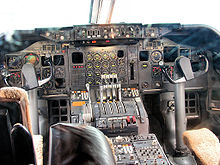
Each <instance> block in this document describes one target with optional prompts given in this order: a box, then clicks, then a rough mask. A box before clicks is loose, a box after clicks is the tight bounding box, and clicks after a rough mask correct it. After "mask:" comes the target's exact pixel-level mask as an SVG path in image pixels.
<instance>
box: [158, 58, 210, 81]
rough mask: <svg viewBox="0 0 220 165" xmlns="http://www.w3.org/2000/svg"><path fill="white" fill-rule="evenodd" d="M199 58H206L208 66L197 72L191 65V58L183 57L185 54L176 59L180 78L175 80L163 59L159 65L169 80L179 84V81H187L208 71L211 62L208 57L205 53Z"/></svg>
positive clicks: (177, 72)
mask: <svg viewBox="0 0 220 165" xmlns="http://www.w3.org/2000/svg"><path fill="white" fill-rule="evenodd" d="M199 58H200V59H202V58H203V59H204V60H205V62H206V67H205V69H204V70H203V71H197V72H193V71H192V66H191V63H190V59H189V58H187V57H183V56H180V57H179V58H177V59H176V61H175V66H176V69H177V71H176V74H177V75H176V76H177V77H176V78H179V79H176V80H173V79H172V78H171V77H170V76H169V74H168V71H167V68H166V66H165V65H164V63H163V62H162V61H161V62H160V63H159V65H160V67H161V70H162V72H163V74H164V76H165V77H166V78H167V80H168V81H169V82H170V83H172V84H177V83H182V82H186V81H188V80H191V79H194V78H196V77H199V76H201V75H202V74H204V73H206V72H207V71H208V68H209V62H208V60H207V58H206V57H205V56H204V55H200V56H199Z"/></svg>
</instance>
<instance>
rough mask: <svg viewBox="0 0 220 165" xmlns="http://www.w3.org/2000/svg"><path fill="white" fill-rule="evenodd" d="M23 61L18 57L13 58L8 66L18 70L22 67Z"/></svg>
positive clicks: (8, 62)
mask: <svg viewBox="0 0 220 165" xmlns="http://www.w3.org/2000/svg"><path fill="white" fill-rule="evenodd" d="M21 63H22V62H21V59H20V58H19V57H18V56H11V57H9V58H8V60H7V65H8V67H9V68H11V69H17V68H20V67H21Z"/></svg>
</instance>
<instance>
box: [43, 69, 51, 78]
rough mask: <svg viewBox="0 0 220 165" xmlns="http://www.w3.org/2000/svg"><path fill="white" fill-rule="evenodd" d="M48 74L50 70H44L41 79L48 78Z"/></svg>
mask: <svg viewBox="0 0 220 165" xmlns="http://www.w3.org/2000/svg"><path fill="white" fill-rule="evenodd" d="M50 74H51V73H50V69H48V68H47V69H44V70H43V73H42V77H43V78H48V77H49V76H50Z"/></svg>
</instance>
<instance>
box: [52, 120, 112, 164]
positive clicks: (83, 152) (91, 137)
mask: <svg viewBox="0 0 220 165" xmlns="http://www.w3.org/2000/svg"><path fill="white" fill-rule="evenodd" d="M49 164H50V165H64V164H65V165H70V164H77V165H106V164H108V165H113V164H115V161H114V157H113V154H112V150H111V148H110V146H109V143H108V142H107V140H106V137H105V136H104V134H103V133H102V132H101V131H99V130H98V129H96V128H94V127H91V126H82V125H81V126H80V125H72V124H55V125H53V126H51V127H50V147H49Z"/></svg>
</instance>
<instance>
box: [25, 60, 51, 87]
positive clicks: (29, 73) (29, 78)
mask: <svg viewBox="0 0 220 165" xmlns="http://www.w3.org/2000/svg"><path fill="white" fill-rule="evenodd" d="M48 63H49V65H50V76H49V77H48V78H45V79H43V80H37V75H36V72H35V69H34V67H33V65H32V64H24V65H23V67H22V74H23V75H24V78H25V86H24V89H25V90H31V89H34V88H37V87H39V86H42V85H43V84H46V83H47V82H48V81H50V80H51V79H52V76H53V67H52V65H51V63H50V62H48Z"/></svg>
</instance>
